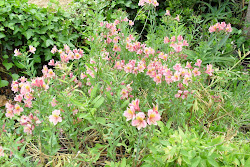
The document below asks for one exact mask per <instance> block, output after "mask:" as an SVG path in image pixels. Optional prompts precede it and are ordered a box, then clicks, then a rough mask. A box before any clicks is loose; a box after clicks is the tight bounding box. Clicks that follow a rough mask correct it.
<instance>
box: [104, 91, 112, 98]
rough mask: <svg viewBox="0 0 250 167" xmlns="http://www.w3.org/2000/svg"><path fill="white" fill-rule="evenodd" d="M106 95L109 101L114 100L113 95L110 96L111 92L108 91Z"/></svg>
mask: <svg viewBox="0 0 250 167" xmlns="http://www.w3.org/2000/svg"><path fill="white" fill-rule="evenodd" d="M105 94H106V96H107V98H108V99H109V100H112V95H111V94H110V92H108V91H106V92H105Z"/></svg>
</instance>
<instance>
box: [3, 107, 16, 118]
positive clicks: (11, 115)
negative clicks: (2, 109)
mask: <svg viewBox="0 0 250 167" xmlns="http://www.w3.org/2000/svg"><path fill="white" fill-rule="evenodd" d="M5 116H6V117H7V118H10V119H12V117H14V113H13V110H10V109H7V110H6V113H5Z"/></svg>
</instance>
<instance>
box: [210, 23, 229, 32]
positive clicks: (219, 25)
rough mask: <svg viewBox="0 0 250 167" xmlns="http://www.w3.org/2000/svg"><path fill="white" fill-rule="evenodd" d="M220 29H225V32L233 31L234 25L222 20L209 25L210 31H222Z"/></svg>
mask: <svg viewBox="0 0 250 167" xmlns="http://www.w3.org/2000/svg"><path fill="white" fill-rule="evenodd" d="M220 31H224V32H228V33H229V32H232V27H231V24H230V23H229V24H226V23H225V22H221V23H216V24H215V25H212V26H210V27H209V32H210V33H212V32H220Z"/></svg>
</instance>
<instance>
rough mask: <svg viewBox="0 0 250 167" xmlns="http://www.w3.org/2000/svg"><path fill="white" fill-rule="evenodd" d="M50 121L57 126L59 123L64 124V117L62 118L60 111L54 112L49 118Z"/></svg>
mask: <svg viewBox="0 0 250 167" xmlns="http://www.w3.org/2000/svg"><path fill="white" fill-rule="evenodd" d="M49 121H50V122H52V123H53V124H54V125H56V124H57V123H58V122H62V117H61V116H60V110H54V111H53V112H52V115H50V116H49Z"/></svg>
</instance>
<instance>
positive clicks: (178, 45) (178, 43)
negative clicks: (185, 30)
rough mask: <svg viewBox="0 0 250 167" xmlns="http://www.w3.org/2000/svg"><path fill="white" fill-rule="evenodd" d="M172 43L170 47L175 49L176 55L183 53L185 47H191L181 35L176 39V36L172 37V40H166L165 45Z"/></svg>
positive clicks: (166, 38)
mask: <svg viewBox="0 0 250 167" xmlns="http://www.w3.org/2000/svg"><path fill="white" fill-rule="evenodd" d="M169 42H171V43H170V47H172V48H174V50H175V52H176V53H179V52H181V51H182V47H183V46H189V44H188V43H187V41H186V40H184V39H183V37H182V36H181V35H179V36H178V37H177V39H176V37H175V36H172V37H171V39H169V38H168V37H165V38H164V43H169Z"/></svg>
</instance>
